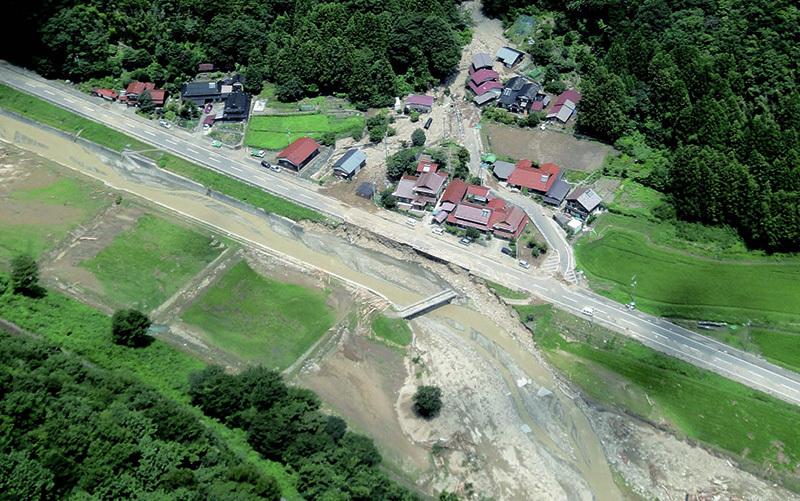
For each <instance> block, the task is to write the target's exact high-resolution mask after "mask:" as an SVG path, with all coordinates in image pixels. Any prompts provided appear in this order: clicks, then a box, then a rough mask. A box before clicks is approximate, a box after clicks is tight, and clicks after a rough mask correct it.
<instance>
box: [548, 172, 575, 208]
mask: <svg viewBox="0 0 800 501" xmlns="http://www.w3.org/2000/svg"><path fill="white" fill-rule="evenodd" d="M570 188H572V186H570V185H569V183H568V182H566V181H564V179H563V178H561V177H559V178H558V179H556V180H555V182H554V183H553V185H552V186H551V187H550V189H549V190H547V193H545V194H544V197H543V198H542V201H543V202H544V203H546V204H550V205H555V206H559V205H561V202H563V201H564V198H565V197H566V196H567V193H569V190H570Z"/></svg>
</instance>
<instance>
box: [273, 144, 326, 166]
mask: <svg viewBox="0 0 800 501" xmlns="http://www.w3.org/2000/svg"><path fill="white" fill-rule="evenodd" d="M318 154H319V144H317V142H316V141H314V140H313V139H311V138H310V137H301V138H299V139H297V140H296V141H295V142H293V143H292V144H290V145H289V146H288V147H287V148H286V149H285V150H283V151H282V152H280V154H278V165H280V166H282V167H286V168H287V169H294V170H298V171H299V170H300V169H302V168H303V167H305V166H306V165H308V162H310V161H311V159H313V158H314V157H315V156H317V155H318Z"/></svg>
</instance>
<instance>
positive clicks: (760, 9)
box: [484, 0, 800, 251]
mask: <svg viewBox="0 0 800 501" xmlns="http://www.w3.org/2000/svg"><path fill="white" fill-rule="evenodd" d="M484 10H485V11H486V13H487V14H489V15H494V16H499V17H503V18H505V19H506V20H507V21H512V20H513V19H516V16H517V15H518V14H520V13H523V12H524V13H528V14H533V15H537V16H538V19H540V20H541V19H542V18H546V17H550V16H553V17H554V18H555V22H554V24H553V29H552V30H550V31H548V30H545V31H544V32H542V31H540V32H539V33H538V35H537V37H538V38H537V39H536V40H535V44H534V46H533V48H532V49H531V52H532V55H533V57H534V60H535V62H537V63H538V64H541V65H546V66H547V65H549V66H553V67H554V68H555V69H556V70H558V71H562V70H564V69H570V68H577V70H578V73H579V74H580V75H581V77H582V81H581V83H580V90H581V91H582V92H583V99H582V100H581V102H580V106H579V115H578V116H579V128H580V129H581V130H582V131H583V132H585V133H587V134H589V135H592V136H594V137H598V138H600V139H605V140H608V141H610V142H615V141H618V140H620V139H621V138H622V144H623V145H625V146H627V148H626V149H627V150H628V151H636V152H638V154H639V158H638V160H639V161H641V162H646V160H647V157H648V156H650V150H651V149H657V150H658V149H663V150H665V151H666V152H668V154H666V155H665V158H667V159H668V161H667V162H665V163H664V164H663V165H656V166H654V168H653V170H652V172H650V174H649V176H647V177H646V178H645V179H643V180H642V181H643V182H645V183H647V184H649V185H650V186H652V187H654V188H656V189H659V190H661V191H663V192H665V193H668V194H669V195H670V196H671V198H672V207H673V210H674V214H675V215H676V216H677V217H679V218H681V219H684V220H687V221H697V222H702V223H706V224H711V225H729V226H731V227H734V228H736V229H737V230H738V232H739V234H740V235H741V236H742V237H743V238H744V240H745V241H746V242H747V243H748V245H749V246H751V247H755V248H760V249H765V250H768V251H797V250H800V134H799V131H800V94H798V90H797V84H798V68H797V65H798V61H800V25H799V24H798V18H800V12H799V11H798V9H797V5H796V3H795V2H793V1H791V0H752V1H747V2H722V1H717V0H631V1H625V2H622V1H603V0H597V1H594V0H593V1H583V2H569V3H566V2H560V1H556V0H538V1H537V0H510V1H509V0H502V1H501V0H484ZM555 74H557V72H556V73H555ZM664 215H665V217H668V216H669V211H664Z"/></svg>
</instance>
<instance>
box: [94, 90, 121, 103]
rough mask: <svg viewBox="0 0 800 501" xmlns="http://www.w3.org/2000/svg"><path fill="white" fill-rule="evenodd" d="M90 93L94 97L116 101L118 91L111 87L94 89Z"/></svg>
mask: <svg viewBox="0 0 800 501" xmlns="http://www.w3.org/2000/svg"><path fill="white" fill-rule="evenodd" d="M92 95H93V96H95V97H102V98H103V99H105V100H106V101H116V100H117V98H118V97H119V93H118V92H116V91H113V90H111V89H94V90H93V91H92Z"/></svg>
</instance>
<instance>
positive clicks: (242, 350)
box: [183, 261, 334, 369]
mask: <svg viewBox="0 0 800 501" xmlns="http://www.w3.org/2000/svg"><path fill="white" fill-rule="evenodd" d="M183 320H184V321H185V322H186V323H188V324H191V325H194V326H197V327H200V328H201V329H202V330H203V331H204V332H206V333H207V334H208V336H209V338H210V340H211V342H212V343H214V344H215V345H216V346H219V347H220V348H222V349H223V350H227V351H230V352H232V353H235V354H236V355H239V356H240V357H242V358H243V359H245V360H247V361H248V362H252V363H257V364H259V363H260V364H263V365H264V366H265V367H270V368H273V367H278V368H279V369H285V368H286V367H289V366H290V365H291V364H292V363H294V362H295V361H296V360H297V359H298V358H299V357H300V356H301V355H302V354H303V353H305V352H306V350H308V348H310V347H311V346H312V345H313V344H314V343H315V342H316V341H317V340H318V339H319V338H320V337H322V335H323V334H325V333H326V332H327V331H328V330H329V329H330V328H331V327H332V326H333V323H334V314H333V312H332V309H331V308H330V307H329V306H328V305H327V304H326V295H325V294H324V293H321V292H318V291H315V290H313V289H309V288H307V287H303V286H301V285H296V284H291V283H285V282H280V281H278V280H273V279H270V278H267V277H264V276H261V275H259V274H258V273H256V272H255V271H253V270H252V269H251V268H250V267H249V266H248V265H247V263H245V262H244V261H242V262H239V263H238V264H236V265H235V266H234V267H233V268H231V269H230V271H228V273H227V274H226V275H225V276H224V277H222V279H221V280H220V281H219V282H218V283H217V284H216V285H214V286H213V287H212V288H211V289H209V290H208V291H207V292H206V293H205V294H204V295H203V296H202V297H201V298H200V299H199V300H198V301H197V302H195V303H194V304H193V305H192V306H191V307H190V308H189V309H188V310H186V312H184V314H183Z"/></svg>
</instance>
